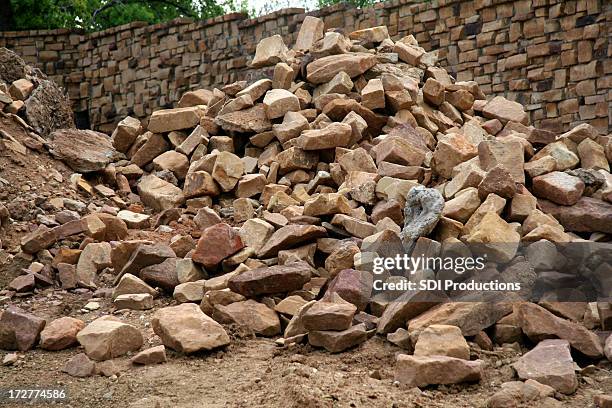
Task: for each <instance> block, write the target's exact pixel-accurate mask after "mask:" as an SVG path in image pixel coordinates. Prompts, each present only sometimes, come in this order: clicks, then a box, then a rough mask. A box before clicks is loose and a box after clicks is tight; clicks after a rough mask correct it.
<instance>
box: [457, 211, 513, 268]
mask: <svg viewBox="0 0 612 408" xmlns="http://www.w3.org/2000/svg"><path fill="white" fill-rule="evenodd" d="M520 239H521V236H520V234H519V233H518V232H516V230H515V229H514V228H513V227H512V226H511V225H510V224H508V223H507V222H506V221H504V220H503V219H502V218H501V217H500V216H499V215H497V213H495V212H488V213H485V214H484V216H483V217H482V219H481V220H480V222H479V223H478V224H477V225H476V226H475V227H474V228H473V229H472V230H471V233H470V235H469V236H468V237H467V238H466V241H467V242H469V243H471V244H477V249H478V250H479V251H481V252H482V253H484V254H486V255H488V257H489V258H488V259H489V260H493V259H495V260H498V261H499V262H509V261H510V260H512V258H514V256H515V255H516V251H517V249H518V245H519V241H520Z"/></svg>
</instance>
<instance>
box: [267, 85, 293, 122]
mask: <svg viewBox="0 0 612 408" xmlns="http://www.w3.org/2000/svg"><path fill="white" fill-rule="evenodd" d="M263 105H264V111H265V113H266V116H267V117H268V119H276V118H281V117H283V116H285V114H286V113H287V112H297V111H299V110H300V101H299V100H298V98H297V96H295V95H294V94H292V93H291V92H289V91H287V90H285V89H271V90H269V91H268V92H266V96H265V97H264V100H263Z"/></svg>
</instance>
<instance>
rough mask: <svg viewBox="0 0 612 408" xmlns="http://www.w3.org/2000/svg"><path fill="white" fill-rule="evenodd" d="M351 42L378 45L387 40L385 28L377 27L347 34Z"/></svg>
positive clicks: (387, 32) (387, 33) (387, 35)
mask: <svg viewBox="0 0 612 408" xmlns="http://www.w3.org/2000/svg"><path fill="white" fill-rule="evenodd" d="M349 38H350V39H351V40H359V41H361V42H362V43H366V44H368V43H379V42H383V40H385V39H387V38H389V31H388V30H387V26H377V27H370V28H364V29H363V30H357V31H353V32H352V33H350V34H349Z"/></svg>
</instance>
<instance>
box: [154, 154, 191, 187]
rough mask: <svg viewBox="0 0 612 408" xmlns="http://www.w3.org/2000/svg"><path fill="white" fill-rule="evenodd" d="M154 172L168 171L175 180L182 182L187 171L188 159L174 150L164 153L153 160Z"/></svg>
mask: <svg viewBox="0 0 612 408" xmlns="http://www.w3.org/2000/svg"><path fill="white" fill-rule="evenodd" d="M153 168H154V169H155V170H170V171H171V172H172V173H174V175H175V176H176V178H177V179H179V180H184V179H185V176H186V175H187V170H189V158H187V156H185V155H184V154H182V153H179V152H177V151H174V150H170V151H167V152H164V153H162V154H160V155H159V156H157V157H156V158H154V159H153Z"/></svg>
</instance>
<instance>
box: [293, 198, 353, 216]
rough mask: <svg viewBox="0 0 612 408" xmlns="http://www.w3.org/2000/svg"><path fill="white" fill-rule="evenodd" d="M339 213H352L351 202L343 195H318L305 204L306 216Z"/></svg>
mask: <svg viewBox="0 0 612 408" xmlns="http://www.w3.org/2000/svg"><path fill="white" fill-rule="evenodd" d="M337 213H341V214H350V213H351V207H350V205H349V201H348V199H347V198H346V197H345V196H343V195H342V194H338V193H329V194H318V195H316V196H314V197H312V198H311V199H309V200H308V201H306V202H305V203H304V215H308V216H312V217H317V216H321V215H329V214H337Z"/></svg>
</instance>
